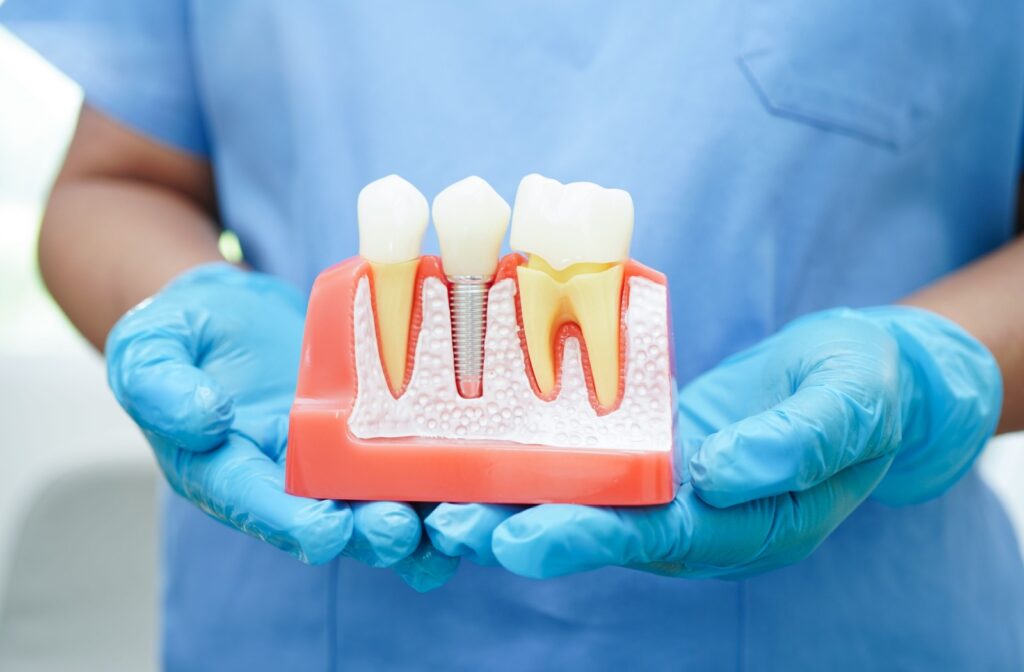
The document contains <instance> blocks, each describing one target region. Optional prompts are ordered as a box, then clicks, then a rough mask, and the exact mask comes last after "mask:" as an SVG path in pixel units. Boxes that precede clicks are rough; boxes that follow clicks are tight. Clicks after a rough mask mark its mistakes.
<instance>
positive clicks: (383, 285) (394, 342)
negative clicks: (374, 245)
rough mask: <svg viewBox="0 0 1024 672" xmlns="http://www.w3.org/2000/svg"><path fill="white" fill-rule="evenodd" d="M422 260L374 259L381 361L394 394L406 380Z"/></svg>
mask: <svg viewBox="0 0 1024 672" xmlns="http://www.w3.org/2000/svg"><path fill="white" fill-rule="evenodd" d="M419 264H420V260H419V259H413V260H412V261H404V262H400V263H396V264H377V263H373V262H371V263H370V267H371V269H372V271H373V294H374V308H375V310H376V316H377V335H378V342H379V343H380V358H381V365H382V366H383V367H384V374H385V377H386V378H387V380H388V385H389V386H390V388H391V393H392V394H394V395H397V394H398V392H399V391H400V390H401V389H402V384H403V383H404V382H405V368H406V362H407V361H408V358H409V325H410V322H411V321H412V307H413V298H414V297H413V294H414V292H415V290H416V271H417V269H418V268H419Z"/></svg>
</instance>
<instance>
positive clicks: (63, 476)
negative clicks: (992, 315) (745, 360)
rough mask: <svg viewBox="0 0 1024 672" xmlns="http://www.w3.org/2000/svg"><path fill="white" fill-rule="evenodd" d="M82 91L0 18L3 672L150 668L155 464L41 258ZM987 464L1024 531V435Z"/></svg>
mask: <svg viewBox="0 0 1024 672" xmlns="http://www.w3.org/2000/svg"><path fill="white" fill-rule="evenodd" d="M80 100H81V94H80V92H79V90H78V89H77V87H76V86H75V85H74V84H73V83H72V82H70V81H68V80H67V79H66V78H64V77H63V76H61V75H60V74H59V73H57V72H56V71H54V70H53V69H52V68H50V67H49V66H48V65H47V64H46V63H45V62H43V61H42V60H41V59H39V58H38V57H37V56H36V55H35V54H34V53H33V52H31V51H30V50H29V49H28V48H26V47H24V46H23V45H22V44H21V43H20V42H18V41H17V40H16V39H15V38H14V37H12V36H10V34H8V33H6V32H5V31H4V30H3V29H2V28H0V430H2V432H3V439H4V440H3V442H2V443H0V465H2V466H0V670H19V671H20V670H61V671H62V672H63V671H66V670H147V669H154V668H155V663H154V661H155V652H154V650H153V647H154V641H155V630H156V627H157V624H156V598H157V590H158V587H157V582H156V578H155V577H156V569H155V566H156V551H157V549H156V533H155V527H156V524H157V522H156V509H157V482H158V481H157V475H156V470H155V467H154V465H153V463H152V461H151V459H150V455H149V451H148V448H147V447H146V445H145V442H144V441H143V440H142V438H141V435H140V434H139V433H138V432H137V430H136V429H135V428H134V426H133V425H132V424H131V423H130V422H129V421H128V420H127V418H126V417H125V416H124V415H123V414H122V413H121V411H120V409H119V408H118V406H117V404H116V403H115V402H114V399H113V397H112V396H111V394H110V392H109V391H108V390H107V387H106V382H105V379H104V370H103V365H102V361H101V359H100V357H99V356H98V355H97V354H96V353H95V352H93V351H92V350H91V349H90V347H89V346H88V345H87V344H86V343H85V341H84V340H82V339H81V338H80V337H79V336H78V335H77V334H76V333H75V332H74V330H73V329H72V328H71V326H70V325H69V323H68V322H67V321H66V320H65V319H64V318H63V317H62V315H61V313H60V311H59V310H58V309H57V307H56V306H55V305H54V304H53V302H52V301H51V300H50V299H49V297H48V295H47V294H46V291H45V289H44V288H43V286H42V283H41V281H40V279H39V275H38V272H37V270H36V268H35V236H36V231H37V228H38V224H39V220H40V217H41V214H42V205H43V202H44V200H45V197H46V192H47V190H48V188H49V185H50V183H51V181H52V179H53V177H54V175H55V173H56V170H57V168H58V166H59V164H60V161H61V158H62V156H63V153H64V151H65V149H66V146H67V143H68V141H69V139H70V136H71V133H72V131H73V129H74V124H75V119H76V116H77V112H78V106H79V104H80ZM982 470H983V473H984V474H985V477H986V478H987V479H988V481H989V483H990V484H991V485H992V486H993V488H994V489H995V490H996V492H997V493H998V494H999V495H1000V497H1001V498H1002V499H1003V501H1004V502H1005V503H1006V506H1007V508H1008V510H1009V511H1010V512H1011V515H1012V516H1013V517H1014V519H1015V521H1016V523H1017V528H1018V531H1022V530H1024V437H1022V436H1009V437H1002V438H1000V439H998V440H996V441H993V442H992V444H991V445H990V447H989V448H988V450H987V451H986V454H985V457H984V459H983V463H982Z"/></svg>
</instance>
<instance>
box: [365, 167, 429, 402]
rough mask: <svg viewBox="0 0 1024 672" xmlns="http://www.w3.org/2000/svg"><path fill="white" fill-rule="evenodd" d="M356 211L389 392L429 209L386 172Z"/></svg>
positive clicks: (398, 367)
mask: <svg viewBox="0 0 1024 672" xmlns="http://www.w3.org/2000/svg"><path fill="white" fill-rule="evenodd" d="M356 209H357V212H358V220H359V254H360V256H362V257H363V258H364V259H366V260H367V261H369V262H370V267H371V268H372V270H373V287H374V304H375V308H376V315H377V329H378V333H379V339H380V344H381V359H382V360H383V361H382V364H383V366H384V371H385V373H386V374H387V378H388V382H389V384H390V386H391V391H392V393H395V392H397V391H398V390H400V389H401V387H402V383H403V382H404V380H405V368H406V361H407V359H408V346H409V323H410V321H411V318H412V306H413V291H414V289H415V285H416V270H417V268H418V266H419V256H420V249H421V246H422V244H423V234H424V232H425V231H426V230H427V220H428V219H429V217H430V214H429V208H428V206H427V199H426V198H425V197H424V196H423V194H421V193H420V192H419V190H418V189H416V187H414V186H412V185H411V184H409V183H408V182H406V181H405V180H403V179H402V178H401V177H399V176H398V175H388V176H387V177H383V178H381V179H379V180H376V181H374V182H371V183H370V184H368V185H366V186H365V187H363V190H362V191H360V192H359V200H358V204H357V208H356Z"/></svg>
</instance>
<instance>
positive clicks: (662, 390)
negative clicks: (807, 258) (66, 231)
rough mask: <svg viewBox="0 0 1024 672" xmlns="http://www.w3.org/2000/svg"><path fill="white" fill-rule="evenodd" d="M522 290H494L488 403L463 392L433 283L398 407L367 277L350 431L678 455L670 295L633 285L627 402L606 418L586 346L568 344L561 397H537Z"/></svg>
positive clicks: (440, 288) (426, 289)
mask: <svg viewBox="0 0 1024 672" xmlns="http://www.w3.org/2000/svg"><path fill="white" fill-rule="evenodd" d="M515 291H516V285H515V282H514V281H513V280H510V279H506V280H502V281H501V282H498V283H495V285H494V286H493V287H491V290H490V299H489V307H488V316H487V335H486V340H485V345H484V384H483V395H482V396H480V397H477V398H474V399H466V398H463V397H461V396H460V395H459V394H458V392H457V391H456V387H455V372H454V367H455V364H454V359H453V354H452V336H451V318H450V314H449V308H448V292H447V290H446V288H445V285H444V284H443V283H442V282H441V281H440V280H438V279H437V278H432V277H431V278H427V279H426V281H425V282H424V283H423V322H422V326H421V329H420V332H419V337H418V339H417V342H416V351H415V363H414V364H413V372H412V377H411V379H410V381H409V385H408V387H407V388H406V389H405V391H404V392H403V393H402V395H401V396H400V397H399V398H398V399H395V398H394V397H393V396H392V395H391V393H390V391H389V390H388V386H387V383H386V382H385V380H384V374H383V371H382V369H381V365H380V359H379V356H378V353H377V338H376V334H375V332H374V319H373V312H372V307H371V302H370V290H369V285H368V283H367V280H366V278H362V279H361V280H360V281H359V285H358V288H357V290H356V299H355V307H354V313H355V314H354V315H353V324H354V329H355V350H356V352H355V358H356V374H357V377H358V378H357V379H358V385H357V394H356V400H355V405H354V407H353V410H352V414H351V416H350V418H349V422H348V428H349V431H351V432H352V433H353V434H354V435H355V436H357V437H359V438H363V439H372V438H382V437H406V436H417V437H424V438H434V439H453V440H456V441H455V445H457V441H458V440H465V439H469V440H474V439H475V440H486V441H511V442H515V443H521V444H533V445H546V446H553V447H563V448H607V449H614V450H643V451H651V450H670V449H671V446H672V412H673V410H672V409H673V404H674V394H673V393H674V390H673V389H672V388H673V382H672V380H671V368H670V362H669V351H668V347H669V346H668V343H669V339H668V316H667V314H666V307H667V293H666V288H665V287H664V286H662V285H659V284H657V283H655V282H651V281H650V280H647V279H645V278H641V277H637V276H634V277H631V278H630V279H629V308H628V310H627V311H626V316H625V322H626V343H625V346H626V347H625V355H626V362H625V389H624V394H623V398H622V403H621V404H620V405H619V407H618V408H617V409H616V410H614V411H612V412H611V413H608V414H605V415H598V414H597V412H596V411H595V410H594V408H593V406H591V403H590V399H589V394H588V390H587V384H586V379H585V377H584V373H583V364H582V355H581V349H580V344H579V341H578V340H577V339H576V338H573V337H570V338H568V339H566V342H565V347H564V349H563V355H562V367H561V368H562V373H561V385H560V390H559V392H558V396H557V398H555V399H554V400H552V401H545V400H543V399H540V398H539V397H538V396H537V395H536V394H534V392H533V389H532V388H531V387H530V382H529V379H528V377H527V374H526V361H525V359H526V358H525V356H524V355H523V349H522V346H521V341H520V339H519V335H518V324H517V322H516V306H515Z"/></svg>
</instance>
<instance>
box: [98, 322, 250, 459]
mask: <svg viewBox="0 0 1024 672" xmlns="http://www.w3.org/2000/svg"><path fill="white" fill-rule="evenodd" d="M145 310H146V308H141V309H137V310H136V311H133V312H131V313H129V314H128V315H126V316H125V317H123V318H122V319H121V321H120V322H119V323H118V324H117V325H116V326H115V327H114V329H113V330H112V331H111V332H110V335H109V336H108V337H107V345H106V357H107V378H108V381H109V383H110V387H111V389H112V390H113V392H114V396H115V397H116V398H117V400H118V402H119V403H120V404H121V406H122V407H123V408H124V409H125V411H127V413H128V414H129V415H130V416H131V417H132V419H134V420H135V422H136V423H137V424H138V425H139V426H140V427H141V428H142V429H143V430H144V431H146V432H148V433H152V434H155V435H157V436H159V437H160V438H162V439H164V440H165V441H167V442H169V443H170V444H171V445H173V446H176V447H178V448H183V449H186V450H192V451H205V450H210V449H211V448H214V447H216V446H218V445H220V444H221V443H223V441H224V439H225V438H226V436H227V432H228V429H229V428H230V427H231V423H232V420H233V419H234V403H233V400H232V398H231V396H230V395H228V394H227V393H226V392H225V391H224V390H223V388H222V387H221V386H220V385H219V384H218V383H217V381H216V380H214V379H213V378H212V377H211V376H210V375H209V374H207V373H206V372H204V371H202V370H200V369H199V368H198V367H197V366H196V364H195V358H194V357H193V355H192V350H193V349H192V348H190V347H189V344H190V340H191V338H190V337H191V334H190V331H191V330H190V328H189V326H188V325H187V324H185V323H176V321H174V320H172V321H169V322H166V323H164V324H154V323H153V320H152V319H149V318H150V317H151V316H147V315H144V314H142V313H144V312H145Z"/></svg>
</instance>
